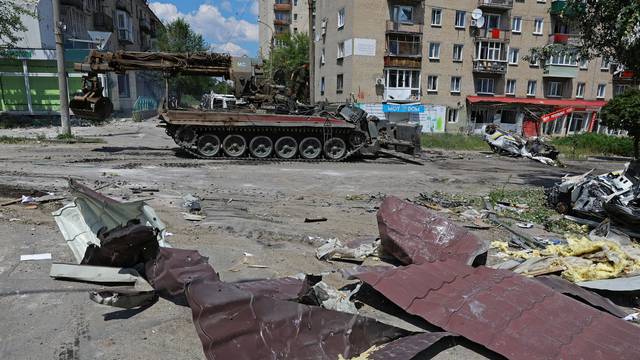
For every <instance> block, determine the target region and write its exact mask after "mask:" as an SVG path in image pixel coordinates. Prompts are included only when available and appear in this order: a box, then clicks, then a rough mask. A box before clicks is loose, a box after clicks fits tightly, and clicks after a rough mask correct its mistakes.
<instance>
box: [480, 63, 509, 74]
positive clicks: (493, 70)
mask: <svg viewBox="0 0 640 360" xmlns="http://www.w3.org/2000/svg"><path fill="white" fill-rule="evenodd" d="M473 71H474V72H477V73H486V74H501V75H504V74H506V73H507V61H506V60H473Z"/></svg>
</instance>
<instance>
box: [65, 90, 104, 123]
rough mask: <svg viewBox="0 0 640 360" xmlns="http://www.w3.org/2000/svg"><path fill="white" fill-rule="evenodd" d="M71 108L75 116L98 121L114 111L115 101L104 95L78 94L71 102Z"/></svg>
mask: <svg viewBox="0 0 640 360" xmlns="http://www.w3.org/2000/svg"><path fill="white" fill-rule="evenodd" d="M69 108H70V109H71V111H73V114H74V115H75V116H77V117H80V118H83V119H86V120H91V121H96V122H100V121H104V120H106V119H107V118H109V117H110V116H111V114H112V113H113V103H111V100H109V98H106V97H104V96H76V97H74V98H73V99H72V100H71V101H70V102H69Z"/></svg>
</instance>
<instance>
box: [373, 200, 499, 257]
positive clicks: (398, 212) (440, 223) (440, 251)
mask: <svg viewBox="0 0 640 360" xmlns="http://www.w3.org/2000/svg"><path fill="white" fill-rule="evenodd" d="M378 228H379V230H380V238H381V240H382V242H381V244H382V250H383V251H384V252H385V253H386V254H388V255H391V256H393V257H395V258H396V259H398V261H400V262H401V263H403V264H421V263H423V262H429V261H437V260H442V259H444V258H450V257H454V258H457V259H459V260H460V261H462V262H464V263H466V264H469V265H471V264H472V263H484V262H485V261H486V253H487V250H488V244H487V243H486V242H484V241H482V240H480V239H479V238H477V237H476V236H475V235H473V234H472V233H470V232H469V231H467V230H466V229H464V228H462V227H460V226H457V225H455V224H453V223H452V222H450V221H449V220H447V219H445V218H443V217H440V216H438V215H436V214H434V213H432V212H430V211H429V210H427V209H426V208H424V207H422V206H418V205H415V204H411V203H409V202H407V201H403V200H400V199H399V198H397V197H393V196H388V197H387V198H385V200H384V201H383V203H382V205H381V206H380V211H379V212H378Z"/></svg>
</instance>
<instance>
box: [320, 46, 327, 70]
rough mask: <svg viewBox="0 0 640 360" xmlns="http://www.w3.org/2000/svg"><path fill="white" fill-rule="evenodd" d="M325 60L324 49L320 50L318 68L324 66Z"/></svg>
mask: <svg viewBox="0 0 640 360" xmlns="http://www.w3.org/2000/svg"><path fill="white" fill-rule="evenodd" d="M325 60H326V56H325V52H324V48H322V53H320V66H322V65H324V63H325Z"/></svg>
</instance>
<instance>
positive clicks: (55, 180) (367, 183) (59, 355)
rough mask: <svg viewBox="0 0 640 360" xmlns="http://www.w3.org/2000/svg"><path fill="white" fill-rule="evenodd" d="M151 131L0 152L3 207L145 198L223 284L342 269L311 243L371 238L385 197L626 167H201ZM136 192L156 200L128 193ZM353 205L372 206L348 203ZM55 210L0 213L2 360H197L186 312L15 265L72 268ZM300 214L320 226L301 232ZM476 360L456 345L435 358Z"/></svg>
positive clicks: (467, 161)
mask: <svg viewBox="0 0 640 360" xmlns="http://www.w3.org/2000/svg"><path fill="white" fill-rule="evenodd" d="M155 125H156V124H155V123H154V122H152V121H150V122H144V123H133V122H116V123H112V124H109V125H105V126H101V127H87V128H76V129H74V132H75V133H76V134H77V135H81V136H85V137H98V138H101V139H103V140H104V141H105V143H102V144H77V145H66V144H64V145H63V144H23V145H0V159H1V164H2V166H1V167H0V201H1V202H5V201H8V200H11V199H14V198H16V197H20V195H28V194H31V193H32V192H34V191H44V192H53V193H55V194H61V195H65V196H69V193H68V191H67V189H66V179H67V178H68V177H74V178H77V179H79V180H80V181H82V182H83V183H85V184H88V185H90V186H93V187H104V188H103V190H101V191H102V192H104V193H105V194H107V195H110V196H114V197H116V198H122V199H127V200H134V199H141V198H144V199H148V202H149V204H150V205H151V206H153V207H154V209H155V210H156V212H157V213H158V215H159V216H160V217H161V219H162V220H163V221H164V222H165V223H166V224H167V226H168V229H169V231H170V232H171V233H173V234H175V235H173V236H171V237H169V239H168V240H169V241H170V242H171V244H172V245H173V246H175V247H180V248H190V249H197V250H199V251H200V252H201V253H202V254H204V255H205V256H208V257H209V258H210V263H211V264H212V265H213V267H214V268H215V269H216V271H218V272H219V273H220V275H221V277H222V279H223V280H228V281H234V280H241V279H255V278H270V277H280V276H287V275H293V274H297V273H301V272H304V273H315V274H321V273H324V274H331V272H334V271H335V270H336V269H338V268H343V267H350V266H352V265H350V264H343V263H329V262H325V261H319V260H317V259H316V258H315V248H316V247H317V246H318V245H319V244H321V242H322V240H321V239H329V238H334V237H337V238H339V239H344V240H348V239H353V238H356V237H375V236H377V233H378V231H377V224H376V219H375V207H376V206H377V205H378V203H379V201H380V199H381V196H382V195H383V194H393V195H397V196H400V197H403V198H414V197H416V196H417V195H418V194H419V193H421V192H430V191H434V190H440V191H447V192H464V193H469V194H474V195H484V194H486V193H487V192H488V191H489V190H491V189H492V188H495V187H497V186H500V187H503V186H504V187H516V186H522V185H532V186H545V185H547V186H548V185H551V184H553V183H554V182H555V181H557V180H558V179H559V178H560V177H561V176H562V175H564V174H567V173H570V174H577V173H581V172H584V171H587V170H590V169H592V168H595V169H597V171H603V172H604V171H609V170H611V169H618V168H621V167H622V166H623V164H622V163H614V162H611V161H596V160H593V161H588V162H586V161H585V162H569V163H568V164H567V165H568V167H567V168H564V169H558V168H552V167H548V166H545V165H542V164H538V163H536V162H533V161H529V160H526V159H510V158H502V157H497V156H494V155H492V154H491V153H489V152H487V153H471V152H439V151H431V152H427V153H425V154H424V156H425V158H426V160H425V165H424V166H417V165H410V164H405V163H402V162H400V161H397V160H393V159H377V160H364V161H354V162H347V163H299V162H266V163H250V162H233V161H206V160H196V159H190V158H186V157H184V156H182V155H181V154H180V153H179V151H177V150H178V149H177V148H176V146H175V144H174V143H173V141H172V140H171V139H170V138H169V137H167V136H166V135H165V134H164V131H163V130H162V129H160V128H157V127H156V126H155ZM55 131H56V130H55V129H33V130H2V131H0V136H1V135H9V136H33V137H35V136H36V135H38V134H45V135H46V136H49V137H53V136H55ZM133 187H148V188H157V189H158V191H157V192H153V193H149V192H145V193H142V194H134V193H133V192H132V190H131V188H133ZM187 193H191V194H193V195H195V196H197V197H199V198H201V199H202V205H203V208H204V212H205V214H206V219H205V220H204V221H201V222H188V221H186V220H184V218H183V215H182V212H183V211H184V209H182V208H181V204H182V196H183V195H185V194H187ZM355 194H369V195H373V196H374V198H373V199H372V200H356V201H352V200H347V199H346V198H347V196H348V195H355ZM68 200H70V197H69V198H68ZM61 205H62V202H59V203H49V204H45V205H41V206H40V207H39V208H38V209H27V208H25V207H24V206H21V205H10V206H6V207H1V208H0V234H2V236H0V249H2V250H0V324H2V326H1V327H0V358H1V359H58V360H71V359H124V358H126V359H149V358H151V359H158V360H160V359H202V358H203V354H202V350H201V346H200V342H199V340H198V338H197V335H196V333H195V329H194V327H193V324H192V322H191V314H190V311H189V309H188V308H185V307H179V306H176V305H174V304H173V303H170V302H167V301H164V300H162V299H161V300H160V301H159V302H158V303H157V304H156V305H154V306H152V307H151V308H149V309H146V310H145V311H141V312H140V311H135V310H118V309H115V308H110V307H106V306H102V305H98V304H96V303H93V302H92V301H90V300H89V297H88V294H87V290H88V289H92V288H95V286H92V285H87V284H79V283H72V282H62V281H53V280H51V279H50V278H49V277H48V273H49V267H50V264H51V261H34V262H20V261H19V257H20V255H22V254H33V253H47V252H50V253H51V254H52V256H53V261H55V262H72V254H71V251H70V249H69V248H68V247H67V245H66V244H65V242H64V239H63V238H62V235H61V234H60V232H59V231H58V228H57V226H56V225H55V222H54V221H53V218H52V216H51V212H52V211H54V210H56V209H58V208H59V207H61ZM305 217H326V218H327V219H328V221H327V222H319V223H312V224H305V223H304V218H305ZM477 234H478V235H479V236H480V237H482V238H483V239H485V240H487V241H491V240H497V238H500V237H503V236H504V237H506V236H507V235H506V234H502V233H500V232H499V231H478V232H477ZM245 252H247V253H251V254H254V255H255V256H254V257H251V260H250V261H251V263H252V264H256V265H264V266H267V268H261V269H258V268H250V267H248V266H246V264H241V263H240V262H241V259H242V258H243V253H245ZM332 276H333V277H335V276H336V275H335V274H334V275H330V279H331V277H332ZM383 320H384V319H383ZM393 321H394V320H389V322H393ZM482 357H483V356H482V355H479V354H476V353H475V352H474V351H472V350H470V349H468V348H466V347H463V346H458V347H456V348H454V349H450V350H449V351H447V352H445V353H443V354H441V355H438V356H437V357H436V358H443V359H445V358H451V359H453V358H482Z"/></svg>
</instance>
